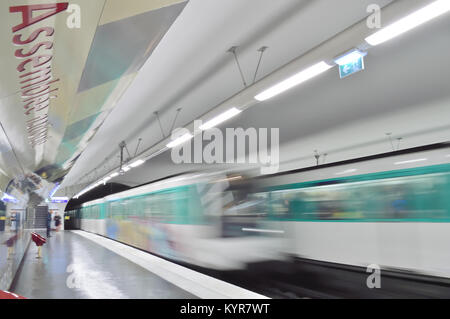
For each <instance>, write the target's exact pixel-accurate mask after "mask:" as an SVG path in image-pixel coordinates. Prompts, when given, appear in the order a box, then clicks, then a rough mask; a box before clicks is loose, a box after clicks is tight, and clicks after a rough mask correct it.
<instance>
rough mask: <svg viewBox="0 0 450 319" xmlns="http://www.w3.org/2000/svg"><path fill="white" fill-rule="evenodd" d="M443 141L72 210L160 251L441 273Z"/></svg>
mask: <svg viewBox="0 0 450 319" xmlns="http://www.w3.org/2000/svg"><path fill="white" fill-rule="evenodd" d="M449 161H450V146H449V145H448V144H439V145H438V146H436V147H429V148H422V149H415V150H409V151H403V152H392V153H391V154H388V155H387V156H375V157H368V158H364V159H360V160H353V161H346V162H340V163H335V164H328V165H321V166H317V167H312V168H307V169H300V170H297V171H290V172H283V173H280V174H275V175H268V176H260V177H256V178H251V179H247V178H243V177H241V176H236V175H223V174H216V173H214V174H197V175H186V176H182V177H176V178H170V179H168V180H165V181H162V182H157V183H154V184H149V185H146V186H143V187H139V188H135V189H132V190H129V191H125V192H122V193H118V194H114V195H111V196H108V197H105V198H103V199H101V200H96V201H93V202H89V203H85V204H83V207H82V208H81V209H80V210H78V211H72V212H69V214H72V215H73V216H76V215H78V216H80V217H81V229H84V230H87V231H91V232H94V233H98V234H101V235H103V236H107V237H110V238H113V239H115V240H118V241H122V242H125V243H127V244H130V245H133V246H136V247H139V248H141V249H144V250H147V251H149V252H153V253H156V254H158V255H162V256H164V257H167V258H170V259H173V260H178V261H183V262H186V263H190V264H195V265H199V266H203V267H207V268H213V269H221V270H226V269H241V268H244V267H245V266H246V265H248V264H250V263H255V262H262V261H270V260H286V259H288V258H291V257H301V258H306V259H312V260H318V261H323V262H330V263H335V264H344V265H353V266H361V267H366V266H367V265H370V264H377V265H379V266H380V267H381V268H386V269H397V270H408V271H414V272H417V273H421V274H426V275H432V276H439V277H450V250H449V249H448V246H449V244H450V164H449Z"/></svg>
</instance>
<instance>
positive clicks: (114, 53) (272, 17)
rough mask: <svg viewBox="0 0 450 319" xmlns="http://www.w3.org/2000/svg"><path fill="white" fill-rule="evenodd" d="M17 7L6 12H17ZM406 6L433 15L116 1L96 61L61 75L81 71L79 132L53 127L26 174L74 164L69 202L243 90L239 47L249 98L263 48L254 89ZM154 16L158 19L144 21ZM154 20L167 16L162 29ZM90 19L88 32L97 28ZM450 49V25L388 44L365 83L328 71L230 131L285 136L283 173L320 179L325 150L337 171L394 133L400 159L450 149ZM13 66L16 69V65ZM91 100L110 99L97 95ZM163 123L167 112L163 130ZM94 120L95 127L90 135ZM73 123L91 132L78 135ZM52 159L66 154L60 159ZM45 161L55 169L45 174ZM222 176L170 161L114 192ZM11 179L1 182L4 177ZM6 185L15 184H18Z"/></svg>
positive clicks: (321, 4)
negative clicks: (405, 152)
mask: <svg viewBox="0 0 450 319" xmlns="http://www.w3.org/2000/svg"><path fill="white" fill-rule="evenodd" d="M12 2H13V1H9V3H8V5H4V7H5V8H3V10H4V11H5V10H8V9H7V7H8V6H10V5H11V3H12ZM34 2H36V3H37V2H39V1H34ZM69 2H70V1H69ZM99 2H101V1H99ZM395 2H403V3H406V4H407V5H408V6H409V5H410V6H411V8H414V7H417V6H421V5H424V4H426V3H429V2H431V1H427V0H406V1H405V0H396V1H395V0H358V1H355V0H341V1H329V0H284V1H272V0H246V1H242V0H226V1H223V0H208V1H203V0H190V1H188V2H179V1H141V0H139V1H138V0H130V1H127V2H126V3H127V4H126V5H124V6H122V7H119V5H120V4H121V3H123V2H119V1H117V0H116V1H112V0H107V1H106V2H105V6H104V7H103V8H97V11H95V10H94V11H95V12H97V19H99V17H101V18H100V20H99V23H98V27H97V29H96V30H97V32H96V33H95V34H94V33H92V34H91V42H89V44H90V45H91V46H90V47H89V48H90V51H89V50H87V49H85V53H84V56H85V58H84V59H85V61H84V62H83V63H81V62H79V63H78V65H77V64H76V63H74V64H73V65H72V64H71V65H72V68H73V69H74V71H73V72H72V73H73V74H72V73H71V71H70V70H64V71H61V72H59V73H58V76H59V77H61V75H59V74H60V73H62V74H66V73H67V74H70V76H72V77H74V78H76V76H75V73H74V72H75V70H76V71H77V72H79V73H80V74H79V75H78V79H79V81H78V82H77V83H76V85H75V87H76V88H77V90H78V91H75V92H78V93H77V94H76V95H73V98H71V99H70V101H71V103H72V104H71V106H68V107H67V110H66V111H64V112H65V113H64V115H63V116H62V117H63V118H64V119H65V120H64V121H62V123H69V124H63V125H61V124H57V125H54V126H52V128H51V129H50V133H49V135H50V136H52V137H51V138H49V142H48V143H47V144H46V146H45V147H44V148H43V149H42V151H41V157H42V159H41V160H38V159H35V160H34V164H33V165H34V166H33V165H31V164H26V165H25V166H26V167H28V168H29V171H30V172H38V175H39V173H41V171H38V170H39V168H41V167H44V163H45V165H55V164H57V165H59V164H62V163H67V159H70V160H72V159H76V161H72V162H70V161H69V163H70V165H68V166H64V168H67V169H65V170H64V171H62V170H61V172H59V171H58V172H59V173H58V174H60V175H57V176H58V177H59V176H61V177H62V176H63V175H64V174H65V173H67V172H68V174H67V175H65V178H64V180H63V182H62V185H61V188H60V190H59V192H58V194H61V195H62V194H67V195H69V196H72V195H74V194H75V193H77V192H78V191H80V190H81V189H82V188H83V187H85V186H86V185H88V184H89V183H92V182H95V181H97V180H98V179H99V178H100V177H102V176H104V175H105V174H107V173H108V172H109V171H111V169H115V168H117V167H118V166H119V164H120V158H119V150H120V149H119V143H120V142H122V141H125V142H126V145H127V149H128V151H129V153H130V154H131V157H132V156H133V155H134V153H135V152H136V150H137V152H136V153H140V152H141V151H143V150H145V149H148V148H150V147H151V146H152V145H155V144H157V143H158V142H160V141H161V140H162V139H163V138H164V137H165V136H163V134H164V135H166V136H168V135H170V129H171V127H172V126H173V125H174V126H175V127H178V126H184V125H186V124H188V123H190V122H191V121H193V120H195V119H196V118H199V117H201V116H202V115H203V114H205V113H206V112H208V111H210V110H211V109H213V108H214V107H215V106H217V105H219V104H220V103H222V102H223V101H225V100H227V99H229V98H230V97H232V96H234V95H235V94H237V93H239V92H240V91H241V90H243V89H244V88H245V86H244V84H243V82H242V79H241V76H240V73H239V69H238V67H237V65H236V61H235V60H234V56H233V55H232V54H231V53H229V52H227V50H228V49H229V48H230V47H232V46H238V48H237V51H236V52H237V55H238V59H239V63H240V66H241V68H242V72H243V75H244V78H245V80H246V82H247V84H248V85H251V84H252V83H253V80H254V76H255V70H256V68H257V64H258V61H259V60H258V59H259V57H260V56H259V52H258V49H259V48H261V47H263V46H267V47H268V49H267V50H266V51H265V52H264V55H263V57H262V60H261V64H260V67H259V69H258V73H257V75H256V81H258V80H260V79H262V78H264V77H265V76H267V75H269V74H271V73H272V72H273V71H275V70H277V69H279V68H280V67H282V66H283V65H285V64H286V63H288V62H290V61H291V60H293V59H295V58H297V57H300V56H302V55H304V54H307V53H308V52H310V50H312V49H313V48H315V47H317V46H318V45H320V44H321V43H324V42H326V41H328V40H330V39H332V38H334V37H335V36H336V35H338V34H340V33H341V32H343V31H345V30H347V29H348V28H349V27H351V26H352V25H354V24H355V23H357V22H359V21H362V20H364V19H366V17H367V16H368V15H369V13H368V12H367V7H368V6H369V5H371V4H374V3H375V4H378V5H379V6H380V7H382V8H384V7H386V6H388V5H390V4H393V3H395ZM30 3H31V1H30ZM78 3H80V5H81V10H82V13H83V12H84V11H86V10H84V9H85V8H87V6H88V4H83V3H81V2H80V1H78ZM89 3H91V2H89ZM150 4H152V5H154V6H153V7H146V6H150ZM84 6H85V7H84ZM157 8H160V9H161V10H166V12H165V13H164V14H161V15H158V16H156V15H155V12H158V10H159V9H158V10H157ZM91 11H92V10H90V11H89V12H91ZM5 12H6V11H5ZM92 12H93V11H92ZM406 13H407V12H405V14H406ZM8 14H9V13H8ZM91 14H92V15H94V13H91ZM115 15H117V16H115ZM82 17H83V15H82ZM90 18H91V17H87V18H86V19H87V20H86V23H88V19H90ZM10 19H11V18H10ZM92 19H93V20H95V19H94V18H93V17H92ZM158 19H160V20H158ZM82 21H84V20H82ZM172 22H173V24H172ZM5 23H6V22H5ZM7 23H8V26H9V29H8V32H9V33H8V32H5V34H4V38H5V39H7V40H8V39H9V38H10V37H11V30H10V28H11V26H12V25H13V24H14V23H13V22H12V21H11V20H10V21H8V22H7ZM382 23H383V16H382ZM92 30H94V29H92ZM165 31H167V33H166V32H165ZM57 32H58V31H57ZM64 32H69V31H64ZM70 32H74V31H73V30H71V31H70ZM75 32H76V30H75ZM55 36H56V35H55ZM449 38H450V19H449V15H448V14H447V15H444V16H443V17H440V18H438V19H436V20H434V21H432V22H430V23H428V24H427V25H426V26H423V27H420V28H418V29H417V30H414V31H412V32H411V33H409V34H407V35H404V36H402V37H399V38H398V39H396V40H394V41H392V42H390V43H387V44H383V45H381V46H377V47H374V48H371V49H370V51H369V54H368V56H367V57H366V70H365V71H363V72H360V73H358V74H355V75H353V76H351V77H349V78H346V79H342V80H341V79H339V75H338V72H337V69H333V70H330V71H329V72H327V73H326V74H323V75H321V76H319V77H318V78H317V79H314V80H312V81H310V82H308V83H305V84H303V85H302V86H299V87H298V88H294V89H292V90H291V91H289V92H286V93H285V94H283V95H281V96H279V97H276V98H273V99H270V100H268V101H265V102H263V103H260V104H258V105H256V106H253V107H251V108H249V109H247V110H245V111H244V112H242V114H240V115H239V116H238V117H236V118H234V119H232V120H230V121H228V122H226V125H225V124H224V125H222V126H221V128H224V127H244V128H247V127H255V128H279V129H280V161H281V169H290V168H298V167H303V166H310V165H313V164H314V163H315V159H314V156H313V155H314V151H315V150H317V151H318V152H319V153H321V154H323V153H327V154H328V155H327V156H326V159H325V160H326V161H337V160H342V159H348V158H354V157H358V156H364V155H369V154H375V153H381V152H386V151H390V150H392V148H391V146H390V143H389V140H388V138H387V136H386V135H385V134H386V133H388V132H389V133H392V136H393V138H394V141H395V148H396V147H397V143H398V142H397V140H395V138H397V137H402V140H401V141H400V146H399V147H402V148H405V147H412V146H418V145H424V144H430V143H436V142H442V141H445V140H448V136H450V135H449V133H450V120H449V118H450V91H449V90H448V83H450V65H449V64H448V62H447V59H448V52H450V41H448V40H449ZM5 41H6V40H5ZM84 41H87V40H84ZM9 42H10V40H9ZM61 42H62V40H61ZM55 43H56V42H55ZM356 44H357V43H355V45H356ZM55 48H56V44H55ZM348 49H350V47H349V48H348ZM5 50H7V51H8V50H9V51H8V52H4V53H3V55H5V56H6V55H7V54H9V55H11V52H10V51H12V48H11V46H10V47H9V48H8V49H5ZM60 50H62V49H60ZM67 50H68V52H66V54H65V58H64V57H63V58H62V59H65V60H64V61H65V62H66V64H68V62H67V61H71V59H73V58H72V57H73V56H77V57H78V56H79V53H78V51H74V48H73V47H71V46H69V47H68V48H67ZM71 51H73V52H77V54H71V53H70V52H71ZM339 53H341V52H336V54H339ZM62 56H64V54H62ZM55 57H56V54H55ZM133 57H135V58H133ZM55 59H56V58H55ZM3 62H4V65H5V66H6V64H9V63H12V62H11V61H9V62H8V61H3ZM15 64H17V63H15ZM15 64H12V67H13V68H14V67H15ZM124 64H126V65H124ZM99 69H100V70H101V71H99ZM12 74H13V73H12ZM118 74H120V76H119V77H118ZM67 76H69V75H67ZM16 78H17V76H16ZM14 80H16V79H14ZM16 82H17V81H15V82H14V83H16ZM72 82H76V81H72ZM130 83H131V84H130ZM128 84H129V87H128ZM116 87H119V89H115V88H116ZM92 89H94V90H97V91H98V92H103V93H102V94H103V95H102V94H101V93H93V92H90V91H91V90H92ZM11 93H13V91H11ZM80 93H81V94H80ZM90 93H91V96H90V97H89V95H90ZM7 94H8V91H5V94H3V91H2V95H1V96H7ZM92 95H93V96H92ZM100 95H101V96H100ZM4 101H5V100H4V99H2V107H4V105H5V104H4V103H6V102H4ZM85 101H89V102H88V103H85ZM16 103H17V102H16ZM77 103H78V104H77ZM81 104H82V106H77V105H81ZM52 107H53V106H52ZM179 108H181V111H180V112H179V114H178V115H177V109H179ZM50 110H52V109H50ZM55 110H56V109H55ZM55 112H56V111H55ZM58 112H59V111H58ZM71 112H72V113H71ZM74 112H75V113H74ZM86 112H87V113H86ZM154 112H158V114H159V119H160V122H159V121H158V119H157V117H156V116H155V114H154ZM21 116H22V115H21ZM91 116H93V119H92V121H91V122H89V123H87V122H86V121H87V120H86V119H87V118H90V117H91ZM175 119H176V121H175V122H174V120H175ZM15 121H16V122H15ZM80 121H82V122H83V123H81V122H80ZM1 122H2V124H3V125H5V123H6V124H8V123H17V120H16V119H15V118H14V117H7V118H5V119H4V120H3V118H2V121H1ZM94 122H95V124H94ZM55 123H59V122H58V121H56V122H55ZM74 123H79V125H82V127H79V128H78V129H76V128H74V129H73V130H72V129H68V128H69V125H72V124H74ZM100 124H101V125H100ZM58 125H60V126H58ZM56 127H58V128H59V131H58V130H57V129H56ZM161 127H162V131H161ZM9 130H10V131H11V129H9ZM52 130H53V131H54V132H53V131H52ZM6 131H8V129H6ZM20 132H21V134H23V131H20ZM71 132H73V133H71ZM79 132H81V133H79ZM68 135H70V138H69V137H68ZM66 136H67V137H66ZM61 141H64V143H62V142H61ZM4 142H5V144H4V145H7V144H6V141H4ZM58 145H59V146H58ZM61 145H63V146H64V149H61ZM51 150H58V151H57V152H56V153H58V154H60V155H58V156H59V157H58V156H56V157H55V154H56V153H55V151H51ZM52 152H53V153H52ZM23 153H27V152H26V151H24V152H23ZM61 154H62V155H61ZM80 154H81V155H80ZM126 155H127V157H128V154H127V153H126ZM8 156H10V157H11V156H13V155H11V153H9V155H8ZM33 156H35V157H36V155H33ZM36 158H37V157H36ZM45 158H49V160H46V161H44V160H43V159H45ZM66 158H67V159H66ZM61 159H66V162H64V160H61ZM10 160H11V161H13V160H14V159H13V158H12V157H11V159H10ZM27 163H28V162H27ZM30 163H31V162H30ZM72 164H73V166H72ZM5 165H6V167H9V166H10V165H9V164H5ZM61 166H63V165H61ZM11 167H12V166H11ZM211 167H212V166H211V165H199V164H197V165H194V164H191V165H189V164H182V165H175V164H174V163H173V162H172V160H171V158H170V152H165V153H163V154H161V155H159V156H157V157H155V158H152V159H151V160H149V161H147V162H146V163H145V164H144V165H142V166H141V167H139V168H136V169H133V170H131V171H129V172H127V173H126V174H124V175H122V176H118V177H116V178H114V182H119V183H124V184H126V185H129V186H135V185H139V184H142V183H145V182H148V181H151V180H154V179H158V178H162V177H165V176H169V175H172V174H176V173H180V172H185V171H190V170H199V169H210V168H211ZM0 168H2V169H4V167H3V165H2V166H1V167H0ZM69 168H70V170H68V169H69ZM5 169H6V168H5ZM5 173H7V175H8V176H9V175H14V174H19V173H20V172H16V173H14V172H11V173H9V172H5ZM55 176H56V175H55Z"/></svg>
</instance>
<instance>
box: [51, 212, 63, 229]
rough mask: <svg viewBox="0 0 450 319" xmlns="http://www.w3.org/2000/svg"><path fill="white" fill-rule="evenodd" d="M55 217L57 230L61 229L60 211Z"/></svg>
mask: <svg viewBox="0 0 450 319" xmlns="http://www.w3.org/2000/svg"><path fill="white" fill-rule="evenodd" d="M53 219H54V220H55V228H56V231H59V229H60V227H61V216H59V214H58V212H56V213H55V217H53Z"/></svg>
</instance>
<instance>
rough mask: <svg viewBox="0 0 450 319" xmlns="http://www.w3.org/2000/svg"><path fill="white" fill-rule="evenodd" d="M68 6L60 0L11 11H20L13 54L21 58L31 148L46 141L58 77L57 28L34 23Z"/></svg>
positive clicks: (18, 71) (22, 90)
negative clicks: (55, 61)
mask: <svg viewBox="0 0 450 319" xmlns="http://www.w3.org/2000/svg"><path fill="white" fill-rule="evenodd" d="M67 7H68V2H61V3H51V4H35V5H21V6H13V7H10V8H9V12H10V13H12V14H21V23H20V24H18V25H15V26H13V27H12V33H13V37H12V42H13V45H14V46H16V47H18V48H17V49H16V50H15V51H14V56H15V57H16V58H18V59H19V63H18V65H17V67H16V70H17V75H18V80H19V85H20V92H21V99H22V104H23V108H24V113H25V115H26V116H27V120H26V125H27V133H28V138H29V142H30V144H31V146H32V147H35V146H37V145H40V144H43V143H45V142H46V141H47V138H48V137H47V136H48V107H49V105H50V100H51V99H54V98H56V97H57V91H58V86H57V82H58V81H59V79H55V78H54V77H53V74H52V65H51V60H52V58H53V51H52V49H53V35H54V33H55V29H54V28H53V27H52V26H41V27H38V28H35V29H31V28H32V27H33V25H34V24H36V23H38V22H41V21H46V20H47V19H48V18H50V17H51V16H54V15H56V14H58V13H60V12H62V11H65V10H66V9H67ZM47 21H48V20H47ZM30 29H31V30H30ZM24 31H27V34H28V33H29V32H31V33H30V34H29V36H28V37H24V35H23V32H24ZM41 34H42V35H43V36H44V37H45V39H44V41H40V42H38V41H36V39H37V38H38V37H39V36H40V35H41ZM41 38H42V36H41ZM31 45H32V47H31V48H30V46H31Z"/></svg>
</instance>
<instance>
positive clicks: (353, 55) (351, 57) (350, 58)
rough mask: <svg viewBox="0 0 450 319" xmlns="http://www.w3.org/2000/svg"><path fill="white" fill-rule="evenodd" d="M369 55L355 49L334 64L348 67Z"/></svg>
mask: <svg viewBox="0 0 450 319" xmlns="http://www.w3.org/2000/svg"><path fill="white" fill-rule="evenodd" d="M366 55H367V53H366V52H361V51H359V50H358V49H353V50H351V51H350V52H347V53H346V54H344V55H342V56H340V57H339V58H337V59H336V60H334V62H335V63H336V64H338V65H346V64H349V63H352V62H355V61H358V60H359V59H360V58H363V57H365V56H366Z"/></svg>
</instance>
